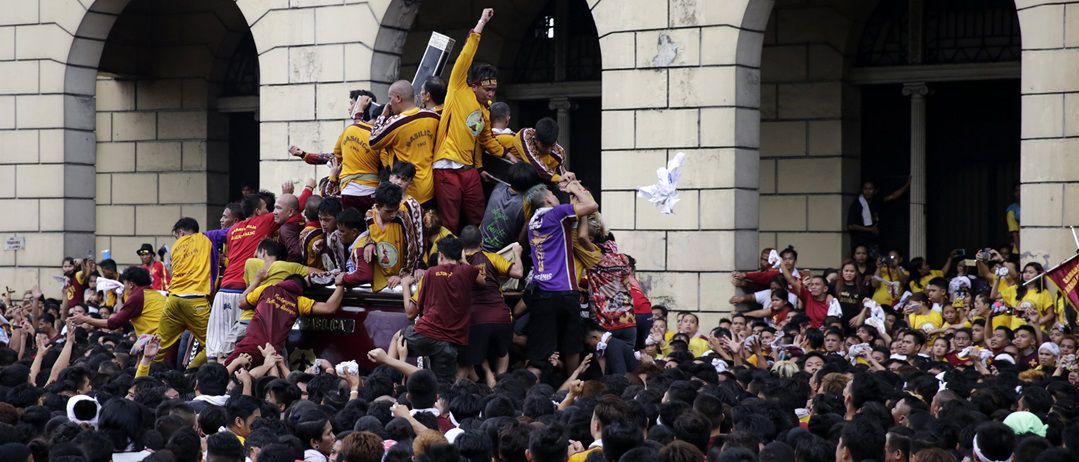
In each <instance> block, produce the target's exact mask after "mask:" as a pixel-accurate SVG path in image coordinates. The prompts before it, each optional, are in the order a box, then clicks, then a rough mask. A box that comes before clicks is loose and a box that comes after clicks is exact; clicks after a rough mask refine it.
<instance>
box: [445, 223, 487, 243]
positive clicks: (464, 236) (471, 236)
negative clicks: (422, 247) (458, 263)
mask: <svg viewBox="0 0 1079 462" xmlns="http://www.w3.org/2000/svg"><path fill="white" fill-rule="evenodd" d="M460 239H461V245H463V246H464V248H466V249H475V248H477V247H479V246H480V245H482V244H483V236H482V235H481V234H480V229H479V228H477V227H476V225H468V226H465V227H464V228H461V238H460ZM439 248H440V249H441V248H442V247H439Z"/></svg>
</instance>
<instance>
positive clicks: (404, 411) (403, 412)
mask: <svg viewBox="0 0 1079 462" xmlns="http://www.w3.org/2000/svg"><path fill="white" fill-rule="evenodd" d="M390 410H391V411H393V415H394V416H397V417H401V418H405V419H407V418H408V417H409V416H410V415H411V413H410V412H408V406H405V405H404V404H394V405H393V406H390Z"/></svg>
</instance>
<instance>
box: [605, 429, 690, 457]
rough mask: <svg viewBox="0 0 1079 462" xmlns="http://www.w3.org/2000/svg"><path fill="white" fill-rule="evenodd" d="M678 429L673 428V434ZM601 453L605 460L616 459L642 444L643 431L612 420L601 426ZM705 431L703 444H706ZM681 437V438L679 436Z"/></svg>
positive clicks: (676, 432)
mask: <svg viewBox="0 0 1079 462" xmlns="http://www.w3.org/2000/svg"><path fill="white" fill-rule="evenodd" d="M677 434H678V430H675V435H677ZM601 436H602V438H603V455H604V456H605V457H606V459H607V460H618V459H620V458H621V457H622V455H623V454H625V453H626V452H628V451H629V450H630V449H633V448H635V447H639V446H640V445H642V444H644V432H643V431H641V429H640V428H638V427H637V426H636V425H634V424H632V423H629V422H614V423H612V424H610V425H606V426H604V427H603V432H602V433H601ZM707 436H708V434H707V433H705V441H704V443H705V445H707V444H708V438H707ZM679 439H681V438H679Z"/></svg>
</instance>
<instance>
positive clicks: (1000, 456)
mask: <svg viewBox="0 0 1079 462" xmlns="http://www.w3.org/2000/svg"><path fill="white" fill-rule="evenodd" d="M974 439H975V440H976V444H977V446H978V449H979V450H980V451H981V453H982V454H983V455H984V456H985V458H987V459H990V460H1006V459H1009V458H1011V457H1012V452H1013V451H1014V450H1015V432H1013V431H1012V429H1011V428H1008V426H1006V425H1004V424H1002V423H998V422H985V423H982V424H981V425H978V427H977V429H976V433H975V436H974Z"/></svg>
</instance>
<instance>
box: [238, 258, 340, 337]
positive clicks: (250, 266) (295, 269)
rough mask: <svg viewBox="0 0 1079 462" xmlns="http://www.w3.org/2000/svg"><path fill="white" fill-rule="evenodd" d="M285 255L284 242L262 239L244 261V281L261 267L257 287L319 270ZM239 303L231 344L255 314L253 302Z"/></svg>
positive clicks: (255, 276)
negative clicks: (295, 261) (289, 259)
mask: <svg viewBox="0 0 1079 462" xmlns="http://www.w3.org/2000/svg"><path fill="white" fill-rule="evenodd" d="M287 257H288V250H286V249H285V246H284V244H281V243H280V242H277V241H275V240H273V239H263V240H262V242H259V246H258V248H257V249H256V250H255V258H248V259H247V261H245V262H244V283H245V284H247V285H250V284H251V281H254V280H255V279H256V278H257V275H258V274H259V273H260V272H261V271H262V269H263V268H266V271H265V272H264V273H265V277H264V278H262V283H261V284H260V286H259V287H261V286H268V285H274V284H277V283H278V282H281V281H284V280H285V278H287V277H289V276H293V275H295V276H303V277H307V275H309V274H312V273H316V272H318V271H319V270H318V268H313V267H308V266H305V265H303V264H300V263H294V262H290V261H286V258H287ZM240 305H241V307H244V308H243V309H242V310H241V311H240V317H239V319H237V321H236V323H235V325H233V328H232V332H231V333H230V338H229V342H230V343H232V344H233V345H235V344H236V342H238V341H239V340H240V339H242V338H243V337H244V334H245V333H246V332H247V326H248V325H249V324H250V323H251V318H252V317H254V315H255V305H254V304H249V305H245V304H243V303H241V304H240Z"/></svg>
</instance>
